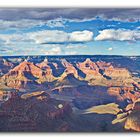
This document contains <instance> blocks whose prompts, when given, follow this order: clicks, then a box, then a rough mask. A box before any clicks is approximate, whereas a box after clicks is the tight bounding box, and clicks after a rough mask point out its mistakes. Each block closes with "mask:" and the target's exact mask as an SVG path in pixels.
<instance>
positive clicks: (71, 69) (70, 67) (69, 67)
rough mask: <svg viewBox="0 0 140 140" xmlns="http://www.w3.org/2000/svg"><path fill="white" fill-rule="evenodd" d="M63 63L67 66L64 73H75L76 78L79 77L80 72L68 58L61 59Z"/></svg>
mask: <svg viewBox="0 0 140 140" xmlns="http://www.w3.org/2000/svg"><path fill="white" fill-rule="evenodd" d="M61 63H62V65H63V66H64V67H65V71H64V73H66V74H67V75H68V74H73V75H74V76H75V77H76V78H78V72H77V70H76V68H75V67H74V66H73V65H72V64H71V63H69V62H68V61H67V60H66V59H61Z"/></svg>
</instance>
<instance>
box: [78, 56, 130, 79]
mask: <svg viewBox="0 0 140 140" xmlns="http://www.w3.org/2000/svg"><path fill="white" fill-rule="evenodd" d="M77 67H78V68H79V69H80V70H81V71H83V72H84V73H85V74H86V79H87V80H89V79H92V78H93V79H101V78H106V79H112V78H120V79H124V78H129V77H131V75H130V73H129V71H128V70H127V69H125V68H115V67H113V66H112V64H111V63H107V62H103V61H97V62H92V61H91V60H90V59H88V58H87V59H86V60H85V61H84V62H82V63H78V64H77Z"/></svg>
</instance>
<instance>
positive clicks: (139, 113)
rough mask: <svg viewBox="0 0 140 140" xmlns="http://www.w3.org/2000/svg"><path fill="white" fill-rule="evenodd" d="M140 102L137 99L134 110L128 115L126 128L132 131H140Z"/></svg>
mask: <svg viewBox="0 0 140 140" xmlns="http://www.w3.org/2000/svg"><path fill="white" fill-rule="evenodd" d="M139 120H140V102H139V101H137V102H136V103H135V104H134V105H133V107H132V112H131V113H130V115H129V116H128V117H127V120H126V122H125V126H124V128H125V129H127V130H130V131H138V132H140V121H139Z"/></svg>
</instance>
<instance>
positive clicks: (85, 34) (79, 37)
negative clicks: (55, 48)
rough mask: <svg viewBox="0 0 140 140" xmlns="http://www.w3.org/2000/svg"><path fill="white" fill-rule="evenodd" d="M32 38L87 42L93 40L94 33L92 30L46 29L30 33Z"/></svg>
mask: <svg viewBox="0 0 140 140" xmlns="http://www.w3.org/2000/svg"><path fill="white" fill-rule="evenodd" d="M28 36H29V38H30V39H31V40H34V41H35V42H36V43H38V44H41V43H64V42H86V41H91V40H92V38H93V33H92V32H91V31H87V30H84V31H74V32H71V33H67V32H64V31H60V30H44V31H38V32H32V33H29V34H28Z"/></svg>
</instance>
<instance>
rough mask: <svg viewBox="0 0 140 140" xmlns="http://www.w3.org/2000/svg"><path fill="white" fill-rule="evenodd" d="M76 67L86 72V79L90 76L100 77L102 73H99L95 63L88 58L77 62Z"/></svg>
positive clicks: (90, 77)
mask: <svg viewBox="0 0 140 140" xmlns="http://www.w3.org/2000/svg"><path fill="white" fill-rule="evenodd" d="M77 67H78V68H79V69H80V70H81V71H82V72H83V73H85V74H86V78H85V79H87V80H90V79H92V78H95V79H96V78H102V75H101V74H100V73H99V68H98V66H97V65H96V63H94V62H92V61H91V60H90V59H89V58H87V59H86V60H85V61H84V62H82V63H77Z"/></svg>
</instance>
